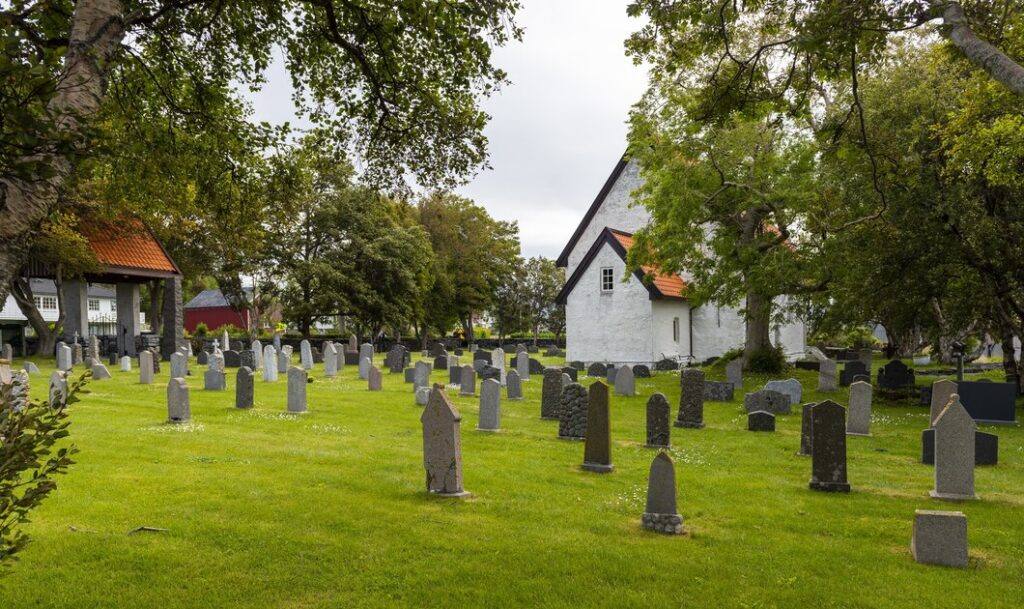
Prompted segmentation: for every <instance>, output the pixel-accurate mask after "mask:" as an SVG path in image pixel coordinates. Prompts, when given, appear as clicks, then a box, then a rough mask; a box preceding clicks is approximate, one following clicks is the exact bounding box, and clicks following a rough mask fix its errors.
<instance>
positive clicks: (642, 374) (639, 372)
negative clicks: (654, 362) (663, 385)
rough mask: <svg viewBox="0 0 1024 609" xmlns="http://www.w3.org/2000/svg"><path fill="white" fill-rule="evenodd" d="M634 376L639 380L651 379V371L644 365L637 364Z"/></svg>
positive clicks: (634, 368)
mask: <svg viewBox="0 0 1024 609" xmlns="http://www.w3.org/2000/svg"><path fill="white" fill-rule="evenodd" d="M633 376H634V377H636V378H638V379H648V378H651V369H650V368H648V367H647V366H645V365H644V364H637V365H635V366H633Z"/></svg>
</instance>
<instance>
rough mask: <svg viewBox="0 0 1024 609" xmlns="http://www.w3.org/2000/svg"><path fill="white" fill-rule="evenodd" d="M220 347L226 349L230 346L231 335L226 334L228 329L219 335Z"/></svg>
mask: <svg viewBox="0 0 1024 609" xmlns="http://www.w3.org/2000/svg"><path fill="white" fill-rule="evenodd" d="M221 339H222V340H221V341H220V348H221V349H223V350H224V351H227V350H228V349H230V348H231V337H230V336H228V331H227V330H224V333H223V336H222V337H221Z"/></svg>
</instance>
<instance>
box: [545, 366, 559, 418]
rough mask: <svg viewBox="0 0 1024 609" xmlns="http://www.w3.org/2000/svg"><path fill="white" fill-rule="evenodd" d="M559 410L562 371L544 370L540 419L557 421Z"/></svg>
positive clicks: (554, 369) (556, 369) (555, 369)
mask: <svg viewBox="0 0 1024 609" xmlns="http://www.w3.org/2000/svg"><path fill="white" fill-rule="evenodd" d="M561 408H562V371H561V370H560V369H558V368H545V369H544V382H543V384H542V385H541V393H540V418H542V419H549V420H557V419H558V413H559V411H560V410H561Z"/></svg>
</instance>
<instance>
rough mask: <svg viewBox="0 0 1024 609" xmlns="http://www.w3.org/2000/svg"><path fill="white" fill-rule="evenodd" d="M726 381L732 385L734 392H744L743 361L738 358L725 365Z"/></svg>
mask: <svg viewBox="0 0 1024 609" xmlns="http://www.w3.org/2000/svg"><path fill="white" fill-rule="evenodd" d="M725 380H726V381H728V382H730V383H732V388H733V389H734V390H736V391H742V390H743V359H741V358H736V359H734V360H732V361H731V362H729V363H728V364H726V365H725Z"/></svg>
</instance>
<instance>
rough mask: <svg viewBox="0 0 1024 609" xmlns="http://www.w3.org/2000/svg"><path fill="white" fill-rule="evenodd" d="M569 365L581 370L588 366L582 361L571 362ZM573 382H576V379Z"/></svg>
mask: <svg viewBox="0 0 1024 609" xmlns="http://www.w3.org/2000/svg"><path fill="white" fill-rule="evenodd" d="M569 367H570V368H572V369H573V370H577V371H579V372H583V370H584V369H585V368H586V366H584V365H583V362H580V361H572V362H569ZM573 382H576V381H573Z"/></svg>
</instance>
